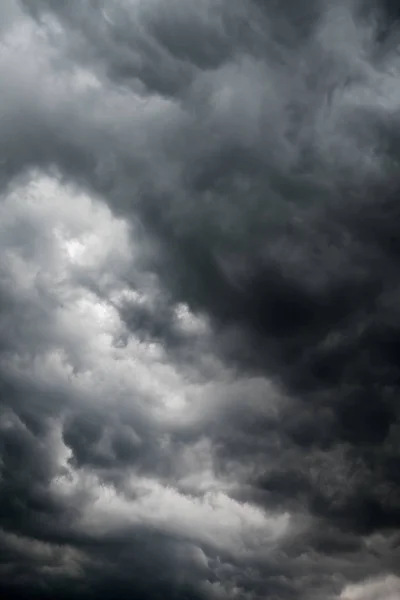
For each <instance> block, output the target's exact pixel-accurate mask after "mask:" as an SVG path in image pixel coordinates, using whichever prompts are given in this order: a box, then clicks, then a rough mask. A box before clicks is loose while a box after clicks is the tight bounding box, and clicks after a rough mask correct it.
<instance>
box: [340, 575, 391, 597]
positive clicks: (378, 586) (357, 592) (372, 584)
mask: <svg viewBox="0 0 400 600" xmlns="http://www.w3.org/2000/svg"><path fill="white" fill-rule="evenodd" d="M398 598H400V578H399V577H396V576H395V575H387V576H386V577H379V578H376V579H371V580H368V581H366V582H364V583H357V584H354V585H349V586H346V588H345V589H344V590H343V592H342V593H341V594H340V596H339V599H340V600H397V599H398Z"/></svg>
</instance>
